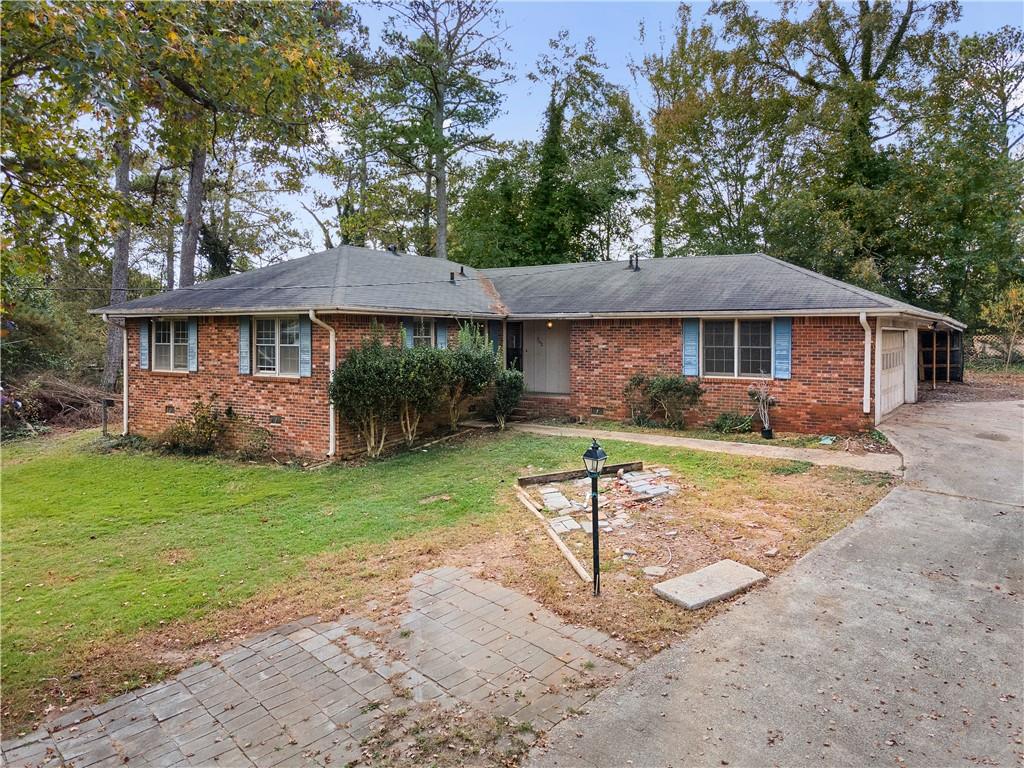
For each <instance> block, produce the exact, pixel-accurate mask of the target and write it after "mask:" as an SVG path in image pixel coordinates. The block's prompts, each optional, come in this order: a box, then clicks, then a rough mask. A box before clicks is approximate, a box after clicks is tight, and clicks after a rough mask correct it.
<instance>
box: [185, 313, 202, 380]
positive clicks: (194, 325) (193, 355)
mask: <svg viewBox="0 0 1024 768" xmlns="http://www.w3.org/2000/svg"><path fill="white" fill-rule="evenodd" d="M188 369H189V371H190V372H192V373H195V372H196V371H198V370H199V321H198V320H197V319H196V318H194V317H190V318H189V319H188Z"/></svg>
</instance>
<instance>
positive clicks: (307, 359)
mask: <svg viewBox="0 0 1024 768" xmlns="http://www.w3.org/2000/svg"><path fill="white" fill-rule="evenodd" d="M312 375H313V323H312V322H310V319H309V315H302V316H301V317H299V376H312Z"/></svg>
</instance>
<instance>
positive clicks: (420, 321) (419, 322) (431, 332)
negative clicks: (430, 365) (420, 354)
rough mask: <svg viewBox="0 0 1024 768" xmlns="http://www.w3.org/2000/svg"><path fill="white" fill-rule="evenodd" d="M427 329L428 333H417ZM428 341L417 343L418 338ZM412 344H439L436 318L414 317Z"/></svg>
mask: <svg viewBox="0 0 1024 768" xmlns="http://www.w3.org/2000/svg"><path fill="white" fill-rule="evenodd" d="M424 329H426V333H417V331H422V330H424ZM417 339H419V340H421V341H426V342H427V343H426V344H417V343H416V340H417ZM412 345H413V346H414V347H416V346H420V347H423V346H426V347H436V346H437V333H436V330H435V327H434V320H433V318H430V317H414V318H413V319H412Z"/></svg>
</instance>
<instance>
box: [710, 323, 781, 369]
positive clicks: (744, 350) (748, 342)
mask: <svg viewBox="0 0 1024 768" xmlns="http://www.w3.org/2000/svg"><path fill="white" fill-rule="evenodd" d="M703 352H704V355H703V357H704V375H705V376H745V377H752V378H753V377H757V378H759V377H768V378H770V377H771V375H772V321H771V320H705V321H704V349H703Z"/></svg>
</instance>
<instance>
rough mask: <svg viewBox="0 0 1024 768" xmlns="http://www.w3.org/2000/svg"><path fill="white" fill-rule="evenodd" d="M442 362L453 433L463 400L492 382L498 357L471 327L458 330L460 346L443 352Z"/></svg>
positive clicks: (477, 331)
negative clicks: (443, 361) (443, 363)
mask: <svg viewBox="0 0 1024 768" xmlns="http://www.w3.org/2000/svg"><path fill="white" fill-rule="evenodd" d="M444 360H445V388H444V399H445V402H446V403H447V405H448V423H449V426H450V427H451V430H452V432H454V431H455V430H456V429H458V426H459V419H460V418H461V417H462V405H463V403H464V402H465V401H466V399H467V398H470V397H475V396H476V395H479V394H480V393H481V392H483V391H484V390H485V389H486V388H487V387H488V386H489V385H490V384H491V383H492V382H493V381H494V377H495V376H496V375H497V373H498V368H499V366H498V356H497V355H496V354H495V352H494V350H493V349H492V348H491V342H490V340H489V339H488V338H487V335H486V334H485V333H484V332H483V330H482V329H481V328H480V327H479V326H478V325H476V324H473V323H470V324H468V325H464V326H462V327H461V328H460V329H459V344H458V346H457V347H455V348H454V349H448V350H446V352H445V355H444Z"/></svg>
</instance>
